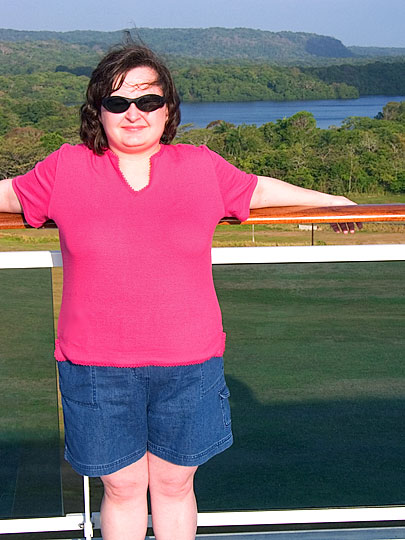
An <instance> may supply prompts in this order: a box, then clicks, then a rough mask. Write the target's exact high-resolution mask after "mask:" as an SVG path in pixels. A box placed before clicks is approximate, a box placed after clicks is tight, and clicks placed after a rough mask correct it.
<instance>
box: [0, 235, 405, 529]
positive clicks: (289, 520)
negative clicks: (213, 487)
mask: <svg viewBox="0 0 405 540" xmlns="http://www.w3.org/2000/svg"><path fill="white" fill-rule="evenodd" d="M212 261H213V264H261V263H306V262H319V263H322V262H357V261H405V244H392V245H386V244H383V245H380V244H378V245H360V246H359V245H348V246H307V247H301V246H299V247H294V246H292V247H246V248H243V247H242V248H232V247H230V248H213V249H212ZM60 266H62V257H61V254H60V252H59V251H19V252H18V251H17V252H3V253H1V252H0V269H12V268H15V269H17V268H52V267H60ZM89 498H90V492H89V482H88V478H87V477H84V508H83V512H82V513H77V514H68V515H66V516H61V517H52V518H29V519H28V518H27V519H3V520H0V534H11V533H29V532H31V533H32V532H54V531H79V530H80V531H83V534H84V537H85V538H86V539H90V538H91V537H92V536H93V527H94V528H99V526H100V522H99V513H93V514H92V515H90V502H89V500H90V499H89ZM378 521H404V522H405V506H379V507H356V508H320V509H303V510H268V511H246V512H244V511H238V512H211V513H200V514H199V515H198V525H199V526H203V527H208V526H210V527H220V526H255V525H288V524H291V525H292V524H304V523H305V524H310V523H313V524H315V523H347V522H357V523H362V522H363V523H365V522H378ZM150 525H151V521H150V519H149V526H150Z"/></svg>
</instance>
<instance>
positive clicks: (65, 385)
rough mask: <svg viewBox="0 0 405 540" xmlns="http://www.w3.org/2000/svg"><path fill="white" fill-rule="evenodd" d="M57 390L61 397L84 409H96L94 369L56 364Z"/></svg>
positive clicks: (70, 363) (76, 365)
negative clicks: (58, 389) (57, 375)
mask: <svg viewBox="0 0 405 540" xmlns="http://www.w3.org/2000/svg"><path fill="white" fill-rule="evenodd" d="M58 370H59V388H60V392H61V394H62V397H63V398H64V399H66V400H68V401H73V402H74V403H77V404H79V405H83V406H84V407H91V408H97V407H98V405H97V392H96V368H95V366H82V365H79V364H73V363H72V362H69V360H65V361H63V362H58Z"/></svg>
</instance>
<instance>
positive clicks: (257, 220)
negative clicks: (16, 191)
mask: <svg viewBox="0 0 405 540" xmlns="http://www.w3.org/2000/svg"><path fill="white" fill-rule="evenodd" d="M351 221H362V222H368V221H405V204H354V205H351V206H325V207H317V208H314V207H310V206H277V207H271V208H257V209H255V210H252V211H251V212H250V216H249V218H248V219H247V220H246V221H244V222H243V223H251V224H272V223H273V224H278V223H330V222H333V223H342V222H351ZM220 223H231V224H239V223H240V221H238V220H237V219H235V218H223V219H221V221H220ZM26 228H31V227H30V225H28V223H27V222H26V221H25V219H24V216H23V215H22V214H6V213H0V229H26ZM42 228H46V229H54V228H56V225H55V223H54V222H53V221H47V222H46V223H45V224H44V225H43V227H42Z"/></svg>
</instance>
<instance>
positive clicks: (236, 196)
mask: <svg viewBox="0 0 405 540" xmlns="http://www.w3.org/2000/svg"><path fill="white" fill-rule="evenodd" d="M204 148H205V149H206V150H207V151H208V152H209V154H210V157H211V159H212V162H213V165H214V168H215V172H216V175H217V179H218V184H219V189H220V191H221V195H222V199H223V202H224V207H225V216H232V217H236V218H237V219H239V220H240V221H245V220H246V219H247V218H248V217H249V214H250V201H251V199H252V195H253V192H254V190H255V188H256V185H257V176H256V175H254V174H248V173H245V172H243V171H241V170H240V169H238V168H237V167H235V166H234V165H232V164H231V163H229V162H228V161H226V159H224V158H223V157H221V156H220V155H219V154H217V153H215V152H213V151H212V150H209V149H208V148H206V147H204Z"/></svg>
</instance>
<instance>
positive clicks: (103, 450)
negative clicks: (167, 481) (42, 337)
mask: <svg viewBox="0 0 405 540" xmlns="http://www.w3.org/2000/svg"><path fill="white" fill-rule="evenodd" d="M58 368H59V384H60V390H61V394H62V404H63V414H64V424H65V459H66V460H67V461H68V462H69V463H70V464H71V465H72V467H73V468H74V469H75V470H76V471H77V472H78V473H79V474H82V475H86V476H102V475H105V474H111V473H113V472H115V471H118V470H119V469H122V468H123V467H126V466H127V465H130V464H131V463H134V462H135V461H137V460H138V459H140V458H141V457H142V456H143V455H144V454H145V453H146V451H149V452H151V453H152V454H154V455H156V456H158V457H160V458H162V459H165V460H166V461H169V462H171V463H174V464H176V465H185V466H196V465H201V464H202V463H204V462H205V461H207V460H208V459H210V458H211V457H212V456H214V455H215V454H218V453H219V452H222V451H223V450H225V449H226V448H228V447H229V446H231V444H232V431H231V417H230V407H229V400H228V398H229V390H228V387H227V386H226V383H225V378H224V368H223V360H222V358H221V357H213V358H211V359H210V360H207V361H206V362H203V363H201V364H192V365H187V366H173V367H162V366H146V367H137V368H119V367H108V366H101V367H100V366H83V365H78V364H73V363H71V362H69V361H64V362H58Z"/></svg>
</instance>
